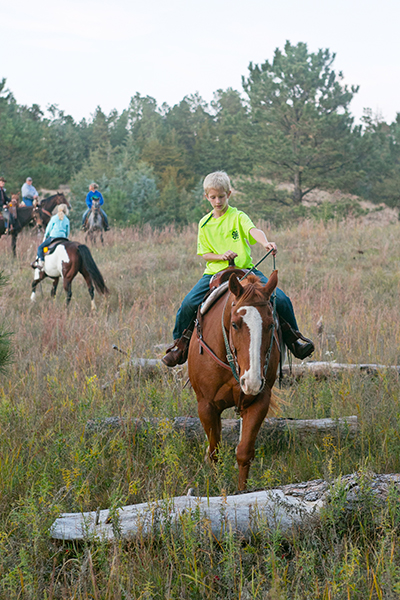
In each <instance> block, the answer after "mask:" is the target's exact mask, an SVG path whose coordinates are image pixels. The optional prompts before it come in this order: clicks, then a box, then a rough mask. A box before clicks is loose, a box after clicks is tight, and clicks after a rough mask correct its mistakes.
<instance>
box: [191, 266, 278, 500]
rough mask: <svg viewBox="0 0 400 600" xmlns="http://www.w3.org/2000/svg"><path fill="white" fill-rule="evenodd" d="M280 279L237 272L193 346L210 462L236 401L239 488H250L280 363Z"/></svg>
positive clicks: (202, 322)
mask: <svg viewBox="0 0 400 600" xmlns="http://www.w3.org/2000/svg"><path fill="white" fill-rule="evenodd" d="M277 283H278V272H277V271H273V273H272V275H271V277H270V278H269V280H268V283H267V284H266V285H265V286H263V285H262V283H261V282H260V280H259V278H258V277H256V276H255V275H250V276H249V277H248V278H247V279H244V280H243V283H240V281H239V280H238V278H237V276H236V275H235V274H232V275H231V276H230V278H229V288H228V289H227V291H226V292H225V294H224V295H223V296H222V297H221V298H220V299H219V300H217V302H216V303H215V304H214V305H213V306H211V308H210V309H209V310H208V312H206V314H205V315H204V316H203V317H201V318H199V321H198V330H197V336H196V335H193V336H192V339H191V341H190V346H189V356H188V360H189V363H188V366H189V379H190V382H191V384H192V387H193V389H194V391H195V393H196V396H197V402H198V412H199V417H200V420H201V423H202V425H203V427H204V430H205V432H206V434H207V437H208V442H209V446H208V449H207V455H208V458H209V459H210V460H211V461H216V460H217V458H218V457H217V451H218V450H217V449H218V444H219V442H220V437H221V413H222V411H224V410H225V409H226V408H230V407H233V406H235V407H236V410H237V412H238V413H239V414H240V416H241V417H242V427H241V437H240V440H239V444H238V446H237V448H236V459H237V463H238V465H239V490H244V489H246V481H247V477H248V473H249V468H250V464H251V461H252V460H253V458H254V446H255V441H256V437H257V434H258V431H259V429H260V427H261V424H262V422H263V420H264V419H265V417H266V415H267V413H268V409H269V406H270V402H271V390H272V387H273V385H274V382H275V379H276V374H277V369H278V365H279V358H280V349H279V340H278V335H277V327H276V325H275V319H274V314H273V307H272V305H271V302H270V299H271V294H272V293H273V291H274V290H275V288H276V286H277ZM224 338H225V339H224ZM228 362H229V364H228ZM229 365H231V366H229Z"/></svg>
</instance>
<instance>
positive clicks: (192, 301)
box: [162, 171, 314, 367]
mask: <svg viewBox="0 0 400 600" xmlns="http://www.w3.org/2000/svg"><path fill="white" fill-rule="evenodd" d="M203 187H204V193H205V196H206V198H207V200H208V201H209V202H210V204H211V206H212V211H211V212H210V213H208V214H207V215H205V217H203V218H202V219H201V220H200V222H199V228H198V241H197V254H198V255H200V256H202V257H203V258H204V259H205V260H206V261H207V263H206V268H205V271H204V275H203V276H202V278H201V279H200V280H199V281H198V282H197V283H196V285H195V286H194V288H193V289H192V290H191V291H190V292H189V293H188V294H187V296H186V297H185V298H184V300H183V302H182V305H181V307H180V308H179V310H178V313H177V315H176V321H175V328H174V331H173V337H174V344H173V345H172V346H171V347H170V348H169V349H168V350H167V354H166V355H165V356H164V357H163V359H162V362H163V363H164V364H165V365H166V366H167V367H174V366H176V365H179V364H183V363H184V362H185V361H186V359H187V353H188V348H189V342H190V338H191V335H192V331H193V324H194V319H195V317H196V313H197V309H198V306H199V305H200V304H201V302H202V301H203V299H204V296H205V294H206V293H207V292H208V290H209V283H210V279H211V278H212V277H213V275H215V274H216V273H219V272H220V271H222V270H224V269H226V268H227V267H228V264H229V261H232V260H235V266H237V267H238V268H240V269H251V268H252V267H253V266H254V265H253V262H252V259H251V254H250V246H249V244H255V243H256V242H258V243H259V244H260V245H261V246H262V247H263V248H264V249H265V250H266V251H267V252H269V251H272V253H273V254H274V255H275V254H276V252H277V248H276V244H275V243H274V242H269V241H268V239H267V237H266V235H265V233H264V232H263V231H262V230H261V229H257V228H256V227H255V226H254V224H253V222H252V221H251V219H250V217H248V216H247V215H246V214H245V213H244V212H242V211H240V210H238V209H237V208H235V207H233V206H229V197H230V195H231V192H232V190H231V184H230V180H229V177H228V175H227V174H226V173H225V172H224V171H217V172H215V173H210V174H209V175H207V177H206V178H205V180H204V184H203ZM253 273H254V274H255V275H257V276H258V277H259V278H260V281H261V282H262V283H263V284H264V285H265V284H266V283H267V281H268V279H267V277H265V275H264V274H263V273H262V272H261V271H259V270H257V269H256V270H254V271H253ZM276 308H277V312H278V315H279V320H280V326H281V330H282V337H283V341H284V342H285V344H286V346H287V347H288V348H289V350H290V351H291V352H292V353H293V354H294V356H295V357H296V358H299V359H304V358H306V357H307V356H310V354H312V352H313V351H314V344H313V342H312V341H311V340H309V339H307V338H304V336H303V335H302V334H301V333H300V332H299V330H298V325H297V321H296V317H295V314H294V310H293V306H292V302H291V300H290V298H289V297H288V296H286V294H285V293H284V292H283V291H282V290H280V289H279V288H277V289H276Z"/></svg>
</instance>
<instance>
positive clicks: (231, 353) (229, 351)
mask: <svg viewBox="0 0 400 600" xmlns="http://www.w3.org/2000/svg"><path fill="white" fill-rule="evenodd" d="M242 279H244V277H243V278H242ZM228 300H229V295H228V296H227V297H226V300H225V304H224V308H223V310H222V314H221V327H222V336H223V338H224V344H225V351H226V360H227V361H228V364H229V367H230V369H231V371H232V375H233V377H234V378H235V379H236V381H237V382H238V383H239V382H240V378H239V374H238V372H239V365H238V362H237V352H236V348H235V346H234V344H233V342H232V336H231V332H230V331H229V340H228V336H227V334H226V328H225V313H226V307H227V304H228ZM268 304H271V302H270V301H269V300H267V301H265V302H256V303H254V304H252V305H251V306H267V305H268ZM231 307H232V305H231ZM275 322H276V293H275V292H274V297H273V300H272V323H271V325H270V328H269V329H270V331H271V341H270V344H269V347H268V351H267V354H266V355H265V361H264V369H263V375H264V377H263V380H264V383H263V385H262V388H261V389H260V392H261V391H262V390H263V389H264V386H265V381H266V375H267V371H268V367H269V361H270V358H271V352H272V347H273V345H274V339H275V341H276V342H277V344H278V348H279V342H278V340H276V337H275V331H276V325H275Z"/></svg>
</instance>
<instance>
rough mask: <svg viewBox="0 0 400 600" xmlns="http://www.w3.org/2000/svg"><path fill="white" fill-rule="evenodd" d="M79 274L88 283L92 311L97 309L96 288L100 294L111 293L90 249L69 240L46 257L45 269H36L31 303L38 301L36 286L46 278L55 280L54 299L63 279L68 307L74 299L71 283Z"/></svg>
mask: <svg viewBox="0 0 400 600" xmlns="http://www.w3.org/2000/svg"><path fill="white" fill-rule="evenodd" d="M50 247H51V244H50ZM78 273H81V274H82V275H83V277H84V279H85V281H86V285H87V287H88V291H89V295H90V300H91V304H92V310H94V309H95V308H96V305H95V302H94V288H96V290H97V291H98V292H99V294H108V293H109V291H108V289H107V286H106V284H105V283H104V279H103V276H102V274H101V273H100V271H99V269H98V267H97V265H96V263H95V262H94V260H93V256H92V255H91V252H90V250H89V248H88V247H87V246H85V244H80V243H79V242H69V241H68V240H66V241H65V242H64V241H62V242H61V243H59V242H57V247H56V249H55V250H54V252H52V253H51V254H50V253H49V254H46V255H45V258H44V269H43V270H42V271H39V269H35V278H34V280H33V282H32V294H31V301H32V302H34V301H35V300H36V286H37V285H38V283H40V282H41V281H43V279H44V278H45V277H50V278H51V279H53V280H54V281H53V287H52V290H51V296H52V298H54V297H55V295H56V292H57V286H58V282H59V280H60V277H61V278H62V280H63V287H64V290H65V292H66V294H67V306H68V305H69V303H70V302H71V297H72V288H71V283H72V280H73V279H74V277H75V275H77V274H78Z"/></svg>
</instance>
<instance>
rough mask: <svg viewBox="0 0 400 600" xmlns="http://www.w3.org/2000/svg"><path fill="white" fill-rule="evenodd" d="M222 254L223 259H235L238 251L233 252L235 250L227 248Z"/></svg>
mask: <svg viewBox="0 0 400 600" xmlns="http://www.w3.org/2000/svg"><path fill="white" fill-rule="evenodd" d="M221 256H222V258H221V260H233V259H234V258H236V257H237V254H236V252H233V250H227V251H226V252H225V253H224V254H222V255H221Z"/></svg>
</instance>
